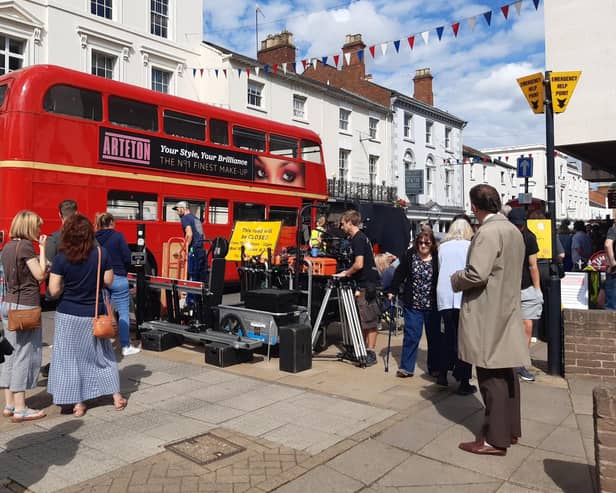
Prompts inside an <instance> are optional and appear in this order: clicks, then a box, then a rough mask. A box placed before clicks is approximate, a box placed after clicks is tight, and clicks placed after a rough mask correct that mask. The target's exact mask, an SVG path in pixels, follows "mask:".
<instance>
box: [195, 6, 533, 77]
mask: <svg viewBox="0 0 616 493" xmlns="http://www.w3.org/2000/svg"><path fill="white" fill-rule="evenodd" d="M524 1H527V0H516V1H513V2H511V3H508V4H505V5H502V6H501V7H500V8H499V9H493V10H488V11H485V12H482V13H479V14H476V15H473V16H470V17H467V18H466V19H461V20H458V21H456V22H452V23H450V24H449V26H450V27H451V33H452V34H453V39H459V37H458V35H459V34H460V27H461V25H462V24H463V23H464V22H465V21H467V22H468V25H469V27H470V31H471V32H474V31H475V28H476V27H477V17H480V16H481V17H483V19H484V20H485V22H486V26H487V28H491V27H492V25H493V22H492V21H493V20H494V17H493V15H492V14H493V13H495V12H496V13H497V14H498V12H499V11H500V12H501V13H502V15H503V17H504V19H505V21H508V20H510V19H511V18H510V15H509V14H510V12H511V7H513V8H514V9H515V12H516V14H517V15H518V16H520V15H521V12H522V5H523V2H524ZM540 1H541V0H532V4H533V6H534V7H535V11H537V10H539V3H540ZM446 26H447V25H441V26H437V27H435V28H433V29H429V30H427V31H423V32H421V33H415V34H411V35H409V36H406V40H407V42H408V45H409V49H410V51H411V52H412V51H413V50H414V49H415V48H416V46H415V39H416V38H417V36H421V38H422V40H423V42H424V45H429V44H430V34H431V33H432V32H436V36H437V39H438V41H439V42H440V41H442V40H443V37H446V36H445V32H446V29H445V28H446ZM447 32H449V31H447ZM448 36H451V34H449V35H448ZM401 41H402V40H401V39H396V40H390V41H384V42H381V43H376V44H373V45H371V46H369V47H368V51H369V53H370V56H371V57H372V58H373V59H375V58H377V51H376V47H377V45H379V47H380V51H381V56H383V57H384V56H386V55H387V52H388V48H389V44H390V43H391V44H393V45H394V49H395V52H396V53H400V43H401ZM353 54H356V56H357V59H358V60H359V62H360V63H362V62H363V61H364V50H363V49H360V50H357V51H354V52H346V53H343V54H342V55H343V57H342V59H341V58H340V54H338V53H337V54H334V55H325V56H320V57H314V58H304V59H302V60H301V63H302V66H303V69H304V71H306V70H307V69H309V68H310V69H314V70H317V68H318V64H319V62H320V63H321V64H322V65H323V66H326V65H327V62H328V61H329V60H330V59H331V60H333V63H334V67H335V68H336V69H338V68H339V67H340V68H342V67H343V66H344V65H345V64H346V65H347V66H348V65H350V64H351V57H352V55H353ZM289 65H290V67H291V70H292V71H293V72H295V70H296V62H283V63H280V64H278V63H274V64H272V65H269V64H265V65H255V66H251V67H245V68H238V69H237V74H238V77H241V75H242V72H246V75H247V76H248V77H250V74H251V71H252V72H253V73H254V74H255V75H256V76H259V73H260V70H261V68H263V73H264V74H265V75H268V74H269V73H270V72H274V74H278V70H279V68H282V72H283V73H284V74H287V73H288V71H289V68H290V67H289ZM191 69H192V75H193V78H197V77H198V76H200V77H201V78H203V76H204V74H205V75H206V76H211V75H212V73H213V75H214V76H215V77H216V78H218V77H219V71H220V70H222V71H223V74H224V76H225V78H226V77H227V69H222V68H220V67H217V68H208V69H204V68H197V67H191Z"/></svg>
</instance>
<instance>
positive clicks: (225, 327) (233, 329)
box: [220, 313, 245, 336]
mask: <svg viewBox="0 0 616 493" xmlns="http://www.w3.org/2000/svg"><path fill="white" fill-rule="evenodd" d="M220 330H222V331H223V332H228V333H229V334H233V335H236V336H243V335H244V334H245V332H244V326H243V325H242V321H241V320H240V319H239V317H238V316H237V315H233V314H232V313H229V314H228V315H225V316H224V318H223V319H222V320H221V321H220Z"/></svg>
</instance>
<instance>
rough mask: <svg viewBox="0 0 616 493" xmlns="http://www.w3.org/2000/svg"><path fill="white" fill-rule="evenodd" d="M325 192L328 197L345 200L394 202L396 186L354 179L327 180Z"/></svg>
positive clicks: (396, 195)
mask: <svg viewBox="0 0 616 493" xmlns="http://www.w3.org/2000/svg"><path fill="white" fill-rule="evenodd" d="M327 192H328V194H329V196H330V198H333V199H345V200H368V201H370V202H390V203H391V202H394V201H395V200H396V199H397V198H398V190H397V188H396V187H386V186H384V185H377V184H375V183H359V182H356V181H346V180H337V179H336V178H330V179H328V180H327Z"/></svg>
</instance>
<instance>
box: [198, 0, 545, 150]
mask: <svg viewBox="0 0 616 493" xmlns="http://www.w3.org/2000/svg"><path fill="white" fill-rule="evenodd" d="M514 1H515V0H499V1H495V0H485V1H473V0H406V1H405V0H401V1H397V2H396V1H395V0H394V1H392V0H359V1H353V2H341V1H336V0H311V1H308V0H293V1H289V0H263V1H260V2H258V6H259V8H260V10H261V11H262V12H263V14H264V17H263V16H261V15H259V21H258V22H259V41H261V40H263V39H264V38H265V37H266V36H267V35H268V34H275V33H277V32H280V31H281V30H283V29H287V30H289V31H290V32H292V33H293V38H294V43H295V46H296V47H297V49H298V52H297V61H298V62H299V61H300V60H302V59H309V58H315V57H316V58H318V59H321V58H322V57H323V56H328V57H329V63H330V64H333V61H332V56H333V55H335V54H341V47H342V45H343V44H344V40H345V35H346V34H361V35H362V39H363V41H364V43H365V44H366V45H367V46H371V45H375V46H376V57H375V58H374V59H373V58H372V56H371V55H370V54H369V52H368V49H366V53H365V57H364V59H365V61H366V72H367V73H369V74H372V76H373V81H374V82H376V83H378V84H380V85H383V86H386V87H390V88H392V89H395V90H398V91H400V92H403V93H405V94H409V95H412V93H413V89H412V78H413V75H414V73H415V70H416V69H419V68H425V67H429V68H430V69H431V71H432V75H433V76H434V81H433V84H434V103H435V106H437V107H438V108H440V109H442V110H445V111H448V112H450V113H452V114H454V115H456V116H458V117H460V118H462V119H464V120H466V121H467V122H468V125H467V127H466V128H465V130H464V134H463V138H464V143H465V144H467V145H471V146H473V147H476V148H487V147H497V146H510V145H523V144H539V143H545V120H544V117H543V116H542V115H535V114H533V113H532V112H531V110H530V108H529V106H528V103H527V102H526V100H525V99H524V97H523V95H522V92H521V91H520V89H519V87H518V85H517V82H516V78H518V77H522V76H524V75H529V74H532V73H535V72H542V71H544V70H546V67H545V45H544V25H543V0H541V1H540V3H539V9H538V10H535V6H534V4H533V1H532V0H522V4H521V10H520V15H518V14H517V11H516V9H515V8H514V6H513V5H512V4H513V2H514ZM505 5H510V7H509V13H508V19H507V20H506V19H505V18H504V16H503V13H502V12H501V7H503V6H505ZM256 6H257V3H255V2H254V1H249V0H228V1H227V2H212V1H210V0H204V16H203V19H204V29H203V31H204V32H203V38H204V39H205V40H207V41H211V42H214V43H216V44H220V45H222V46H225V47H228V48H230V49H232V50H234V51H237V52H239V53H242V54H244V55H247V56H250V57H253V58H255V57H256V46H255V9H256ZM487 11H491V12H492V19H491V25H490V27H488V25H487V23H486V21H485V19H484V16H483V13H484V12H487ZM473 16H476V25H475V28H474V30H471V25H470V23H469V21H468V19H469V18H470V17H473ZM455 22H460V28H459V31H458V36H457V37H454V35H453V31H452V29H451V24H453V23H455ZM439 26H444V27H445V29H444V31H443V36H442V39H441V40H440V41H439V40H438V36H437V32H436V28H437V27H439ZM425 32H428V36H429V38H428V44H425V42H424V39H423V36H422V33H425ZM411 35H415V36H416V39H415V45H414V49H413V50H412V51H411V50H410V48H409V45H408V42H407V37H408V36H411ZM394 40H400V50H399V52H398V53H396V50H395V48H394V45H393V41H394ZM382 43H387V52H386V54H385V56H383V55H382V51H381V44H382ZM298 71H300V72H301V64H298Z"/></svg>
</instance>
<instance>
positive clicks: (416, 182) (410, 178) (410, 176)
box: [404, 169, 424, 196]
mask: <svg viewBox="0 0 616 493" xmlns="http://www.w3.org/2000/svg"><path fill="white" fill-rule="evenodd" d="M404 189H405V191H406V195H407V196H409V195H420V194H422V193H424V171H423V169H408V170H406V171H405V172H404Z"/></svg>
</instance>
